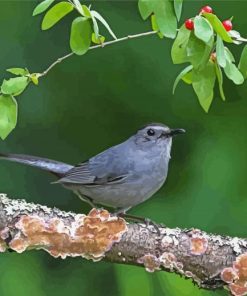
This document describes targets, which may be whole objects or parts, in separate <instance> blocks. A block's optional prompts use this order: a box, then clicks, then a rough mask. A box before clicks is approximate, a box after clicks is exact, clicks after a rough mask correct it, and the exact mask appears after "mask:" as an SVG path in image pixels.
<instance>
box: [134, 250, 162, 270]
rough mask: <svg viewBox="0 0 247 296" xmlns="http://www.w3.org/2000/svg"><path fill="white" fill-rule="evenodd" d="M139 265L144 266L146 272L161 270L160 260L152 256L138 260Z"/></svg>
mask: <svg viewBox="0 0 247 296" xmlns="http://www.w3.org/2000/svg"><path fill="white" fill-rule="evenodd" d="M137 262H138V263H140V264H143V265H144V267H145V269H146V271H148V272H154V271H156V270H160V260H159V258H157V257H156V256H154V255H152V254H146V255H144V256H142V257H141V258H139V259H138V260H137Z"/></svg>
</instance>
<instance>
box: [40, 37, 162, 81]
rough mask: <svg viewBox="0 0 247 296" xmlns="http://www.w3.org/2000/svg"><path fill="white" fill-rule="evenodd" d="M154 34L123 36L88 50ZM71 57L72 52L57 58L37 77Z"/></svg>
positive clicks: (44, 74)
mask: <svg viewBox="0 0 247 296" xmlns="http://www.w3.org/2000/svg"><path fill="white" fill-rule="evenodd" d="M154 34H157V31H148V32H144V33H139V34H134V35H128V36H125V37H122V38H118V39H114V40H111V41H107V42H104V43H102V44H99V45H93V46H91V47H89V49H90V50H92V49H96V48H103V47H105V46H107V45H111V44H114V43H118V42H121V41H125V40H129V39H134V38H139V37H143V36H149V35H154ZM73 55H74V53H73V52H70V53H68V54H66V55H65V56H62V57H60V58H58V59H57V60H56V61H54V62H53V63H52V64H51V65H50V66H49V67H48V68H47V69H46V70H45V71H43V72H42V73H40V74H39V77H43V76H46V75H47V74H48V72H49V71H50V70H51V69H52V68H54V67H55V66H56V65H57V64H59V63H61V62H62V61H64V60H66V59H68V58H69V57H71V56H73Z"/></svg>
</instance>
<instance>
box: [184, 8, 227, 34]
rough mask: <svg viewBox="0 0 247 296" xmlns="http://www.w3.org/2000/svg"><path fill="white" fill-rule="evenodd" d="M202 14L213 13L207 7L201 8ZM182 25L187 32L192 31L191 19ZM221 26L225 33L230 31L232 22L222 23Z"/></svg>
mask: <svg viewBox="0 0 247 296" xmlns="http://www.w3.org/2000/svg"><path fill="white" fill-rule="evenodd" d="M204 12H205V13H213V9H212V7H210V6H208V5H207V6H204V7H202V9H201V10H200V13H204ZM184 24H185V27H186V28H187V29H188V30H190V31H192V30H194V22H193V20H192V19H188V20H186V21H185V23H184ZM222 25H223V26H224V28H225V29H226V31H227V32H229V31H231V30H232V22H231V20H225V21H223V22H222Z"/></svg>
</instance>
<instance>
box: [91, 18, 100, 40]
mask: <svg viewBox="0 0 247 296" xmlns="http://www.w3.org/2000/svg"><path fill="white" fill-rule="evenodd" d="M92 21H93V30H94V34H95V37H96V39H98V38H99V26H98V23H97V20H96V18H95V17H94V16H93V15H92Z"/></svg>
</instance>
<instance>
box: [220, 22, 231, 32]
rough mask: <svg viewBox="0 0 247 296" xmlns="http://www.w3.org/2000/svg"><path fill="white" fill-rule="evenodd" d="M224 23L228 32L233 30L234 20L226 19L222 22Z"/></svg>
mask: <svg viewBox="0 0 247 296" xmlns="http://www.w3.org/2000/svg"><path fill="white" fill-rule="evenodd" d="M222 25H223V26H224V28H225V29H226V31H227V32H229V31H231V29H232V22H231V20H226V21H223V22H222Z"/></svg>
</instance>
